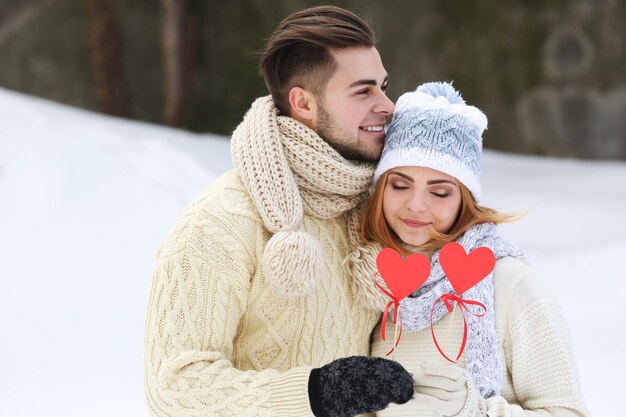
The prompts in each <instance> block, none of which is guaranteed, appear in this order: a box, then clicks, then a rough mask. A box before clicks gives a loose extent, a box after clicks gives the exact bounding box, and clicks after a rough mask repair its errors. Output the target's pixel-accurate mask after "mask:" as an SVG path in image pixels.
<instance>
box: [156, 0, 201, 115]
mask: <svg viewBox="0 0 626 417" xmlns="http://www.w3.org/2000/svg"><path fill="white" fill-rule="evenodd" d="M186 6H187V0H161V13H162V18H161V19H162V20H161V22H162V23H161V24H162V27H161V30H162V32H161V36H162V46H163V74H164V89H163V91H164V104H163V121H164V122H165V124H168V125H171V126H180V125H181V122H182V118H183V114H184V110H185V103H186V99H187V96H188V92H189V86H190V82H191V77H190V74H191V72H190V68H191V65H190V64H191V56H192V54H191V51H192V50H193V48H192V38H191V34H192V33H191V32H190V26H189V24H187V25H186V24H185V23H190V22H189V21H188V19H187V17H186V15H185V9H186Z"/></svg>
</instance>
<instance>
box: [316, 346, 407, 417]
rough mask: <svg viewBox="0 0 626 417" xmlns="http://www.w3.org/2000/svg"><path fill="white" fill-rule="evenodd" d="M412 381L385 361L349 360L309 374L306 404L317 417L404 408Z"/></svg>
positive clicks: (337, 416)
mask: <svg viewBox="0 0 626 417" xmlns="http://www.w3.org/2000/svg"><path fill="white" fill-rule="evenodd" d="M412 396H413V379H412V377H411V374H410V373H408V372H407V371H406V370H405V369H404V368H403V367H402V365H400V364H399V363H397V362H394V361H390V360H388V359H384V358H375V357H366V356H351V357H349V358H342V359H337V360H335V361H333V362H331V363H329V364H328V365H325V366H323V367H321V368H315V369H313V371H311V376H310V377H309V400H310V402H311V409H312V411H313V414H315V416H316V417H352V416H355V415H358V414H364V413H372V412H375V411H379V410H382V409H384V408H386V407H387V406H388V405H389V403H392V402H393V403H397V404H404V403H406V402H407V401H409V400H410V399H411V397H412Z"/></svg>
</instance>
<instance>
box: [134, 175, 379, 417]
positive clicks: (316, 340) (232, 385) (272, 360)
mask: <svg viewBox="0 0 626 417" xmlns="http://www.w3.org/2000/svg"><path fill="white" fill-rule="evenodd" d="M302 230H303V231H304V232H307V233H310V234H311V235H312V236H314V238H315V239H316V240H318V241H319V242H320V247H321V248H322V250H323V254H324V260H325V261H324V266H323V270H324V272H325V273H324V276H323V277H322V279H321V281H320V282H319V285H318V286H317V287H316V289H315V290H314V291H313V292H312V293H311V294H310V295H308V296H307V297H302V298H299V299H296V300H292V301H288V300H285V299H281V298H277V297H275V296H274V294H273V293H272V292H271V291H270V289H269V287H268V285H267V283H266V282H265V277H264V275H263V270H262V268H261V265H260V261H261V259H262V257H263V252H264V249H265V245H266V244H267V241H268V239H269V238H270V236H271V234H270V233H269V232H268V231H267V229H266V228H265V226H264V224H263V222H262V220H261V218H260V217H259V214H258V212H257V210H256V208H255V206H254V204H253V202H252V200H251V198H250V197H249V195H248V193H247V191H246V189H245V188H244V186H243V184H242V182H241V179H240V178H239V176H238V175H237V174H236V173H235V172H233V171H231V172H229V173H227V174H225V175H223V176H222V177H220V178H219V179H218V180H217V181H216V182H214V183H213V184H212V185H210V186H209V187H208V188H206V189H205V190H204V191H203V192H202V193H201V195H200V196H199V197H198V198H197V199H196V200H195V201H194V202H193V203H192V204H191V205H190V206H189V207H188V208H187V209H186V210H185V212H184V213H183V215H182V217H181V219H180V220H179V222H178V223H177V224H176V226H175V227H174V229H173V231H172V232H171V233H170V235H169V236H168V237H167V239H166V240H165V241H164V243H163V244H162V246H161V248H160V250H159V253H158V256H157V266H156V270H155V272H154V277H153V282H152V290H151V294H150V300H149V303H148V312H147V318H146V341H145V385H146V393H147V398H148V403H149V405H150V409H151V412H152V415H153V416H159V417H164V416H168V417H179V416H181V417H182V416H185V417H188V416H242V415H243V416H270V415H272V416H277V415H278V416H303V415H304V416H306V415H310V407H309V399H308V393H307V384H308V375H309V372H310V369H311V368H312V367H321V366H323V365H325V364H327V363H330V362H332V361H333V360H335V359H337V358H340V357H347V356H352V355H367V354H368V353H369V343H370V334H371V332H372V329H373V327H374V326H375V324H376V322H377V320H378V318H379V315H380V314H379V313H378V312H370V311H366V310H364V309H362V308H361V307H360V306H359V305H358V304H357V303H356V302H355V301H354V298H353V296H352V288H351V286H350V278H349V277H347V276H346V275H345V273H344V270H343V268H342V266H341V261H342V259H343V258H344V257H345V255H346V254H347V252H348V250H349V249H348V237H347V214H346V215H341V216H337V217H335V218H333V219H326V220H324V219H318V218H315V217H313V216H309V215H304V216H303V219H302Z"/></svg>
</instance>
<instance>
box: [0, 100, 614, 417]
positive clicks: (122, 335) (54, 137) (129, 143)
mask: <svg viewBox="0 0 626 417" xmlns="http://www.w3.org/2000/svg"><path fill="white" fill-rule="evenodd" d="M200 139H202V140H200ZM228 149H229V145H228V141H227V140H226V138H224V137H220V136H216V135H196V134H192V133H189V132H184V131H179V130H174V129H167V128H163V127H157V126H152V125H148V124H143V123H137V122H130V121H125V120H120V119H114V118H109V117H105V116H101V115H96V114H93V113H89V112H85V111H81V110H77V109H72V108H69V107H65V106H62V105H59V104H54V103H50V102H46V101H43V100H40V99H36V98H32V97H27V96H23V95H19V94H16V93H13V92H9V91H7V90H2V89H0V416H3V417H4V416H7V417H8V416H10V417H27V416H28V417H31V416H33V417H34V416H43V415H45V416H48V417H54V416H63V417H74V416H75V417H84V416H90V417H92V416H93V417H95V416H107V417H110V416H116V417H123V416H133V417H140V416H144V417H145V416H148V412H147V408H146V406H145V401H144V395H143V376H142V372H143V370H142V354H143V352H142V350H143V320H144V313H145V306H146V300H147V295H148V288H149V285H150V278H151V272H152V268H153V266H154V265H153V264H154V254H155V252H156V249H157V246H158V245H159V243H160V241H161V240H162V239H163V237H164V236H165V234H166V233H167V231H168V229H169V228H170V227H171V226H172V225H173V223H174V221H175V220H176V218H177V216H178V214H179V213H180V211H181V210H182V209H183V207H184V206H185V205H186V204H187V203H189V202H190V201H191V200H192V199H193V198H194V196H195V195H196V194H197V193H198V192H199V191H200V189H201V188H202V187H204V186H205V185H206V184H208V183H209V182H210V181H211V180H212V179H213V178H215V177H216V176H217V175H219V174H220V173H222V172H223V171H225V170H226V169H228V168H229V167H230V165H231V163H230V157H229V150H228ZM483 166H484V168H483V190H484V195H485V203H487V204H488V205H492V206H495V207H496V208H499V209H503V210H508V211H511V210H523V209H526V208H531V209H532V210H531V211H530V213H529V214H528V215H527V216H526V217H525V218H524V219H522V220H521V221H519V222H518V223H514V224H511V225H507V226H504V228H503V230H504V234H505V235H507V236H509V237H511V238H512V239H514V240H516V241H517V242H518V243H519V244H520V246H522V247H523V248H525V249H526V251H527V252H528V254H529V256H530V258H531V260H532V261H533V264H534V267H535V268H536V270H537V271H539V274H540V275H542V276H543V277H544V279H545V280H546V282H547V283H548V285H549V286H550V287H551V288H552V290H553V291H554V292H555V293H556V294H557V297H558V298H559V300H560V301H561V303H562V304H563V307H564V310H565V312H566V315H567V317H568V320H569V323H570V326H571V330H572V337H573V341H574V350H575V354H576V357H577V359H578V364H579V369H580V373H581V378H582V383H583V392H584V394H585V397H586V399H587V402H588V405H589V408H590V410H591V411H592V414H593V415H594V416H609V415H618V414H621V412H619V411H618V410H620V409H621V408H622V407H621V406H620V405H619V401H618V398H620V396H621V395H622V391H623V387H624V383H623V378H624V375H625V374H626V362H625V360H624V355H623V353H622V354H619V352H624V351H626V336H624V331H625V330H626V325H625V324H626V307H625V305H626V304H625V303H624V301H623V300H622V299H621V297H622V296H624V290H625V289H626V268H624V264H623V262H624V259H626V221H624V215H625V214H626V186H625V184H626V163H617V162H582V161H574V160H562V159H553V158H536V157H526V156H513V155H507V154H502V153H494V152H486V155H485V158H484V164H483Z"/></svg>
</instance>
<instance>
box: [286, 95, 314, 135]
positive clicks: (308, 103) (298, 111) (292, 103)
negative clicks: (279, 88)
mask: <svg viewBox="0 0 626 417" xmlns="http://www.w3.org/2000/svg"><path fill="white" fill-rule="evenodd" d="M289 107H290V110H291V117H293V118H294V119H296V120H297V121H299V122H300V123H303V124H304V125H306V126H307V127H309V128H311V129H315V125H316V124H317V100H316V98H315V95H314V94H313V93H312V92H310V91H309V90H305V89H304V88H302V87H298V86H296V87H292V88H291V90H289Z"/></svg>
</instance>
